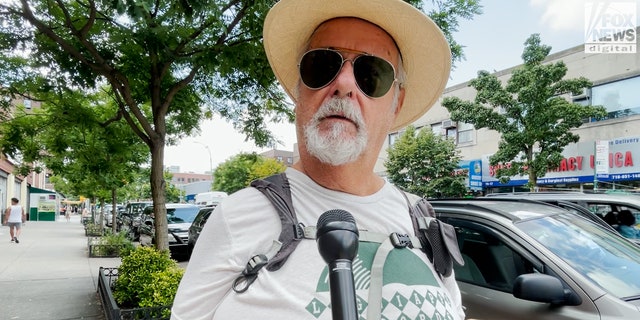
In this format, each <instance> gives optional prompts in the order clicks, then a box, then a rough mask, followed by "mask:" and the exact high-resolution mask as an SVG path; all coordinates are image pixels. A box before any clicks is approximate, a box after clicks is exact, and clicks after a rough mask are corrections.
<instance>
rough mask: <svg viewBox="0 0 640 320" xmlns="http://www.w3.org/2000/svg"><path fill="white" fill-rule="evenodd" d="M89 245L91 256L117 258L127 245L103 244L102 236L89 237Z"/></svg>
mask: <svg viewBox="0 0 640 320" xmlns="http://www.w3.org/2000/svg"><path fill="white" fill-rule="evenodd" d="M87 246H89V258H117V257H119V256H120V251H121V250H122V249H124V247H125V246H124V245H121V244H120V245H114V244H103V243H102V237H89V238H88V240H87Z"/></svg>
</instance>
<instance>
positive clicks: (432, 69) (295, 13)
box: [263, 0, 451, 131]
mask: <svg viewBox="0 0 640 320" xmlns="http://www.w3.org/2000/svg"><path fill="white" fill-rule="evenodd" d="M337 17H357V18H360V19H363V20H367V21H369V22H371V23H374V24H376V25H378V26H379V27H381V28H382V29H384V30H386V31H387V33H389V34H390V35H391V37H393V39H394V40H395V42H396V44H397V45H398V48H399V49H400V53H401V54H402V60H403V62H404V63H403V65H404V69H405V70H406V75H407V77H406V81H405V84H404V86H405V91H406V93H405V98H404V104H403V107H402V109H401V110H400V113H399V114H398V117H397V118H396V121H395V122H394V123H393V126H392V128H391V131H396V130H398V129H401V128H403V127H405V126H407V125H409V124H411V123H413V122H414V121H416V120H417V119H418V118H420V117H421V116H422V115H423V114H425V113H426V112H427V110H429V108H431V106H432V105H433V104H434V103H435V102H436V100H437V99H438V98H439V97H440V95H441V94H442V91H443V90H444V88H445V86H446V84H447V80H448V78H449V71H450V70H451V51H450V49H449V44H448V43H447V41H446V39H445V38H444V35H443V34H442V31H440V29H439V28H438V26H437V25H436V24H435V23H434V22H433V21H432V20H431V19H429V17H427V16H426V15H425V14H424V13H422V12H420V11H419V10H418V9H416V8H414V7H413V6H411V5H409V4H407V3H406V2H404V1H402V0H281V1H279V2H278V3H277V4H276V5H275V6H273V8H271V10H270V11H269V13H268V14H267V17H266V19H265V22H264V29H263V36H264V48H265V51H266V53H267V58H268V59H269V63H270V64H271V68H272V69H273V72H274V73H275V75H276V77H277V78H278V81H280V84H281V85H282V86H283V87H284V89H285V90H286V92H287V94H288V95H289V96H290V97H291V99H292V100H293V101H294V102H295V101H297V97H296V91H297V90H296V86H297V85H298V80H299V72H298V69H297V67H296V66H297V65H298V60H299V59H300V56H301V55H302V53H303V52H304V51H305V49H306V48H305V46H306V45H307V43H308V40H309V37H311V34H312V33H313V31H314V30H315V29H316V28H317V27H318V26H319V25H320V24H321V23H322V22H324V21H327V20H330V19H332V18H337Z"/></svg>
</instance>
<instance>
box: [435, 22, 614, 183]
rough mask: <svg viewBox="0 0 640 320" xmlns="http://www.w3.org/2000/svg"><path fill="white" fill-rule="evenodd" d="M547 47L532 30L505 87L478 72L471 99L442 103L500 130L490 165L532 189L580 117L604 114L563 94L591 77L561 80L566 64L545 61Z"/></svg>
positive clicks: (462, 117) (571, 139)
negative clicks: (523, 179) (519, 178)
mask: <svg viewBox="0 0 640 320" xmlns="http://www.w3.org/2000/svg"><path fill="white" fill-rule="evenodd" d="M550 51H551V47H550V46H547V45H542V44H541V43H540V36H539V35H538V34H533V35H531V36H530V37H529V38H528V39H527V40H526V42H525V48H524V51H523V53H522V59H523V60H524V65H523V66H522V67H521V68H519V69H517V70H515V71H514V72H513V74H512V76H511V78H509V80H507V83H506V85H505V87H504V88H503V87H502V84H501V83H500V81H499V80H498V78H497V77H496V76H495V75H492V74H490V73H489V72H487V71H479V72H478V77H477V78H476V79H473V80H471V82H470V86H471V87H473V88H474V89H476V91H477V94H476V97H475V100H474V101H462V100H461V99H460V98H457V97H447V98H445V99H444V100H443V102H442V105H443V106H444V107H445V108H446V109H447V110H449V112H450V113H451V119H452V120H454V121H462V122H465V123H470V124H473V125H474V126H475V127H476V129H480V128H488V129H490V130H496V131H498V132H500V133H501V135H502V136H501V140H500V142H499V145H498V152H496V153H495V154H494V155H492V156H491V158H490V164H491V165H493V166H496V165H500V168H499V169H498V170H497V176H498V178H500V179H501V180H502V181H507V180H508V178H509V177H510V176H513V175H517V174H526V175H528V177H529V181H528V186H529V188H531V189H532V190H533V188H534V187H535V186H536V184H537V179H538V178H540V177H542V176H544V175H545V174H546V172H547V171H548V170H552V169H555V168H557V167H558V165H559V164H560V161H561V160H562V151H563V150H564V147H565V146H567V145H568V144H570V143H575V142H578V141H579V139H580V137H579V136H578V135H577V134H575V133H573V132H571V129H574V128H578V127H580V126H581V125H582V123H583V121H584V119H587V118H590V117H592V118H599V117H604V116H605V115H606V111H605V109H604V108H603V107H602V106H582V105H580V104H577V103H572V102H569V101H568V100H567V99H566V98H565V97H563V95H566V94H568V93H572V94H579V93H580V92H582V90H583V89H585V88H589V87H590V86H591V82H589V80H588V79H586V78H584V77H579V78H576V79H564V77H565V75H566V73H567V67H566V66H565V64H564V63H563V62H562V61H559V62H555V63H548V64H544V60H545V58H546V57H547V56H548V55H549V52H550Z"/></svg>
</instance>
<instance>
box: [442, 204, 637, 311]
mask: <svg viewBox="0 0 640 320" xmlns="http://www.w3.org/2000/svg"><path fill="white" fill-rule="evenodd" d="M430 202H431V204H432V205H433V207H434V209H435V212H436V214H437V216H438V218H439V219H441V220H442V221H444V222H447V223H449V224H451V225H453V226H454V227H455V229H456V233H457V237H458V244H459V247H460V249H461V252H462V255H463V258H464V261H465V265H464V266H457V265H455V264H454V270H455V274H456V280H457V282H458V284H459V287H460V291H461V293H462V303H463V305H464V306H465V308H466V314H467V318H468V319H478V320H482V319H492V320H500V319H505V320H506V319H509V320H511V319H554V320H568V319H575V320H578V319H579V320H589V319H594V320H595V319H601V320H612V319H619V320H622V319H640V277H638V274H640V247H638V246H637V245H635V244H633V243H632V242H630V241H628V240H627V239H625V238H623V237H622V236H620V235H619V234H616V233H613V232H610V231H609V230H606V229H605V228H603V227H601V226H600V225H598V224H596V223H593V222H592V221H591V220H588V219H585V218H583V217H581V216H580V215H578V214H576V213H574V212H571V211H569V210H565V209H563V208H560V207H557V206H554V205H550V204H546V203H542V202H539V201H526V200H521V199H504V198H502V199H501V198H479V199H456V200H431V201H430Z"/></svg>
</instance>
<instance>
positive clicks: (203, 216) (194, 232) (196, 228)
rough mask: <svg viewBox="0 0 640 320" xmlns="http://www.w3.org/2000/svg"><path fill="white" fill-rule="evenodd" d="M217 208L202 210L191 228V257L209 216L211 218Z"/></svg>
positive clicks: (207, 207) (204, 208)
mask: <svg viewBox="0 0 640 320" xmlns="http://www.w3.org/2000/svg"><path fill="white" fill-rule="evenodd" d="M215 208H216V206H215V205H210V206H206V207H202V208H200V211H199V212H198V215H197V216H196V218H195V219H194V220H193V223H192V224H191V227H189V242H188V245H189V256H191V253H192V252H193V247H194V246H195V245H196V241H198V237H199V236H200V232H201V231H202V228H204V225H205V224H206V223H207V220H208V219H209V216H211V213H212V212H213V210H214V209H215Z"/></svg>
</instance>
